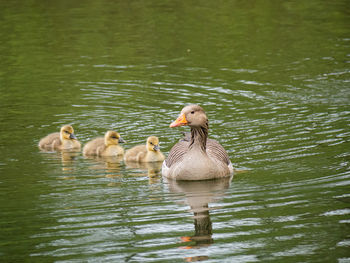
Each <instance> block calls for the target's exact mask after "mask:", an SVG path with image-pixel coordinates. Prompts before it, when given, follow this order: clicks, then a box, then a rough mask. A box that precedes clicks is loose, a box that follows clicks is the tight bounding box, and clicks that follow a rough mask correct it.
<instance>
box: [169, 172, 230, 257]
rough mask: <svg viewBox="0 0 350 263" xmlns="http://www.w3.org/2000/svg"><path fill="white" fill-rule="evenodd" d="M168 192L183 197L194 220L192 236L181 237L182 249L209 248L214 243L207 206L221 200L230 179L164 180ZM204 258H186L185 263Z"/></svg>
mask: <svg viewBox="0 0 350 263" xmlns="http://www.w3.org/2000/svg"><path fill="white" fill-rule="evenodd" d="M165 180H166V181H165V182H166V183H167V185H168V188H169V191H170V192H172V193H179V194H183V195H184V203H185V204H186V205H189V206H190V211H191V212H192V213H193V218H194V235H192V236H185V237H181V240H182V242H184V243H186V246H184V247H182V248H184V249H195V248H201V247H205V246H210V245H211V244H212V243H214V240H213V238H212V234H213V229H212V221H211V219H210V210H211V208H209V204H210V203H213V202H216V201H218V200H219V199H221V198H223V196H224V194H225V190H226V189H228V188H229V187H230V184H231V180H232V177H228V178H220V179H216V180H207V181H176V180H169V179H165ZM203 257H206V256H199V257H198V256H196V257H187V258H186V261H187V262H193V261H197V260H203Z"/></svg>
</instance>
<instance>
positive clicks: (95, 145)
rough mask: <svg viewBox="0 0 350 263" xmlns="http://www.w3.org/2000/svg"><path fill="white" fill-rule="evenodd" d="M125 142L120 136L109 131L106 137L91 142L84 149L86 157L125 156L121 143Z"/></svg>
mask: <svg viewBox="0 0 350 263" xmlns="http://www.w3.org/2000/svg"><path fill="white" fill-rule="evenodd" d="M123 142H125V141H124V140H123V138H122V137H120V134H119V133H117V132H115V131H107V132H106V134H105V136H104V137H97V138H95V139H93V140H91V141H89V142H88V143H87V144H86V145H85V146H84V148H83V154H84V155H85V156H123V155H124V149H123V147H121V146H120V145H119V143H123Z"/></svg>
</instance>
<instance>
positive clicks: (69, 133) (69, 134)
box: [60, 125, 77, 140]
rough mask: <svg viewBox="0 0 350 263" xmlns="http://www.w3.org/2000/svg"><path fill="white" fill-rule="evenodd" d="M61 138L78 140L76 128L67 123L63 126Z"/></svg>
mask: <svg viewBox="0 0 350 263" xmlns="http://www.w3.org/2000/svg"><path fill="white" fill-rule="evenodd" d="M60 138H61V140H77V137H76V136H75V135H74V129H73V127H72V126H70V125H65V126H63V127H62V128H61V131H60Z"/></svg>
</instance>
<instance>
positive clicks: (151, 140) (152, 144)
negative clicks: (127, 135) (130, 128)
mask: <svg viewBox="0 0 350 263" xmlns="http://www.w3.org/2000/svg"><path fill="white" fill-rule="evenodd" d="M147 150H148V151H154V152H156V151H159V139H158V137H156V136H150V137H148V138H147Z"/></svg>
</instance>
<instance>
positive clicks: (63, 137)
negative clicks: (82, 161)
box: [39, 125, 81, 151]
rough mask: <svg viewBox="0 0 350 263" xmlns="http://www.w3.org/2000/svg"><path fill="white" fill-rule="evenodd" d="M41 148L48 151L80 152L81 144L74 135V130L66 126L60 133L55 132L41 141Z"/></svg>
mask: <svg viewBox="0 0 350 263" xmlns="http://www.w3.org/2000/svg"><path fill="white" fill-rule="evenodd" d="M39 148H40V149H41V150H47V151H61V150H80V148H81V144H80V142H79V141H78V139H77V137H76V136H75V135H74V129H73V127H72V126H70V125H65V126H63V127H62V128H61V130H60V132H54V133H51V134H49V135H47V136H46V137H44V138H42V139H41V140H40V141H39Z"/></svg>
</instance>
